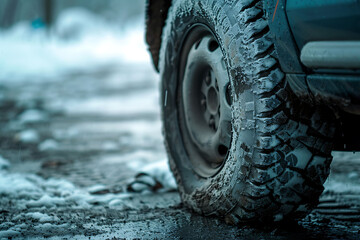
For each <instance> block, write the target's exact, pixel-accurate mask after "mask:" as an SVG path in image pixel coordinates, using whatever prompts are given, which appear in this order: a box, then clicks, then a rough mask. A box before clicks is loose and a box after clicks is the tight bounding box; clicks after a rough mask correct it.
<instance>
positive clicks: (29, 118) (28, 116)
mask: <svg viewBox="0 0 360 240" xmlns="http://www.w3.org/2000/svg"><path fill="white" fill-rule="evenodd" d="M18 119H19V121H20V123H36V122H44V121H46V120H47V119H48V117H47V115H46V114H45V113H44V112H42V111H40V110H37V109H29V110H26V111H25V112H23V113H22V114H20V116H19V117H18Z"/></svg>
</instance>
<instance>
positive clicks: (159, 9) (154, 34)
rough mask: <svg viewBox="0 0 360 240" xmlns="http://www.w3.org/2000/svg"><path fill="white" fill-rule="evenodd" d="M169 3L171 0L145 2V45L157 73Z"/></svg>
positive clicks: (148, 0) (149, 0)
mask: <svg viewBox="0 0 360 240" xmlns="http://www.w3.org/2000/svg"><path fill="white" fill-rule="evenodd" d="M171 2H172V1H171V0H147V2H146V43H147V44H148V46H149V51H150V54H151V58H152V62H153V65H154V67H155V69H156V71H157V72H159V66H158V64H159V51H160V46H161V35H162V30H163V27H164V25H165V21H166V18H167V14H168V11H169V8H170V6H171Z"/></svg>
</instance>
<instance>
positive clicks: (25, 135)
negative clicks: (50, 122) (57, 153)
mask: <svg viewBox="0 0 360 240" xmlns="http://www.w3.org/2000/svg"><path fill="white" fill-rule="evenodd" d="M15 138H16V139H17V140H18V141H20V142H23V143H37V142H38V141H39V134H38V133H37V132H36V130H34V129H26V130H24V131H21V132H20V133H18V134H17V135H16V137H15Z"/></svg>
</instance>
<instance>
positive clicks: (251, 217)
mask: <svg viewBox="0 0 360 240" xmlns="http://www.w3.org/2000/svg"><path fill="white" fill-rule="evenodd" d="M263 4H264V3H263V1H258V0H245V1H222V0H212V1H211V0H209V1H204V0H184V1H174V2H173V6H171V8H170V10H169V14H168V19H167V21H166V25H165V27H164V30H163V36H162V45H161V50H160V62H159V67H160V77H161V106H162V121H163V131H164V138H165V145H166V149H167V152H168V156H169V162H170V167H171V170H172V171H173V173H174V176H175V178H176V181H177V183H178V189H179V192H180V195H181V198H182V200H183V202H184V204H185V205H186V206H187V207H189V208H190V209H192V210H194V211H195V212H197V213H200V214H203V215H216V216H219V217H221V218H224V219H225V221H226V222H228V223H232V224H236V223H239V222H250V221H262V222H272V221H280V220H284V219H295V220H296V219H301V218H302V217H304V216H305V215H306V214H308V213H309V212H310V211H311V210H312V209H313V208H314V207H315V206H316V205H317V203H318V199H319V196H320V194H321V193H322V191H323V183H324V182H325V180H326V178H327V176H328V174H329V168H330V163H331V160H332V157H331V150H332V146H333V135H334V131H335V128H334V125H333V123H334V117H333V114H332V113H331V111H330V110H328V109H327V108H326V107H324V106H322V107H319V106H311V105H309V104H305V103H303V102H302V101H300V100H299V99H297V98H296V97H295V96H294V94H292V92H291V90H290V89H289V87H288V85H287V83H286V79H285V74H284V73H283V72H282V71H281V68H280V65H279V62H278V57H277V53H276V49H275V47H274V44H273V43H274V36H275V34H276V33H273V32H271V31H270V28H269V26H268V22H267V18H268V15H269V14H267V13H266V12H265V10H264V8H263ZM204 41H205V43H203V42H204ZM211 41H213V42H214V41H215V44H213V45H214V46H215V47H216V48H218V53H220V54H221V55H219V54H218V55H217V56H216V57H212V55H211V54H212V52H213V51H211V48H210V45H211V44H212V43H211ZM199 46H200V47H199ZM206 47H207V48H208V49H207V50H206ZM197 48H201V49H202V50H201V51H202V53H196V51H197ZM206 51H208V52H209V53H207V52H206ZM210 55H211V56H210ZM208 56H210V57H208ZM219 56H221V59H217V58H218V57H219ZM197 59H200V60H199V61H205V62H206V61H208V62H207V63H205V66H207V65H209V66H207V67H208V68H206V67H205V68H204V66H203V65H204V64H202V65H201V64H197ZM201 59H202V60H201ZM203 59H205V60H203ZM206 59H208V60H206ZM209 59H210V60H209ZM190 63H191V64H190ZM206 64H207V65H206ZM221 64H223V66H224V68H225V72H221V71H223V70H221V69H220V70H216V69H217V68H219V65H221ZM198 65H201V67H202V68H201V67H197V66H198ZM194 68H195V70H194ZM196 68H199V69H198V70H196ZM208 69H212V70H211V71H214V72H215V75H216V72H217V74H218V75H217V77H218V78H221V79H222V81H223V83H222V84H220V85H221V86H220V87H219V88H220V90H219V91H218V95H217V96H218V98H219V99H220V100H219V104H218V105H216V104H215V105H214V106H215V107H213V108H212V109H210V110H211V111H213V112H211V111H210V110H206V108H207V107H209V106H210V105H211V104H212V103H211V102H210V100H208V99H207V98H206V96H205V100H204V96H202V97H198V96H199V95H207V96H208V97H209V96H211V93H210V90H209V91H208V90H206V91H207V93H205V94H203V90H202V89H203V87H202V86H203V85H204V84H203V83H202V81H206V79H207V78H206V74H205V72H206V71H208ZM194 72H196V73H194ZM224 73H225V74H224ZM202 74H203V75H202ZM210 75H211V74H210ZM189 79H190V80H189ZM224 79H225V80H224ZM217 81H219V82H221V81H220V80H217ZM226 81H228V82H229V84H228V86H227V85H226ZM193 82H195V83H193ZM226 87H227V88H228V89H229V91H228V92H226V91H227V90H226V89H227V88H226ZM213 88H214V87H210V88H208V89H213ZM197 89H198V90H197ZM199 89H200V90H199ZM212 91H213V90H212ZM197 93H198V94H197ZM209 98H210V97H209ZM224 98H230V100H229V99H227V100H226V101H227V103H228V104H229V105H230V107H227V108H226V109H225V110H224V109H223V112H225V113H226V112H228V114H229V115H228V116H227V117H223V119H225V120H221V116H223V114H222V112H221V116H220V117H219V119H220V120H219V119H218V121H217V123H216V124H217V127H215V128H214V126H213V125H214V124H212V123H213V122H214V121H215V120H214V121H212V122H210V123H209V118H207V119H206V117H204V119H205V120H204V119H201V116H206V114H208V113H206V111H210V112H211V114H212V113H214V111H215V109H216V107H218V108H219V109H221V108H222V105H224V103H226V101H225V100H224ZM204 101H205V104H204ZM199 102H200V103H199ZM216 103H217V102H216ZM195 105H197V106H198V107H194V106H195ZM200 105H201V106H203V105H206V106H205V107H204V109H205V110H201V108H200V107H199V106H200ZM219 105H220V106H219ZM209 108H210V107H209ZM201 111H205V113H201V114H197V112H201ZM191 112H193V113H191ZM214 114H215V115H216V114H217V113H214ZM215 115H214V116H215ZM219 115H220V113H219ZM199 116H200V117H199ZM229 116H230V117H229ZM199 119H200V120H199ZM213 119H214V117H213ZM228 119H230V123H229V124H230V125H229V128H228V130H226V124H227V123H224V124H223V122H226V121H227V120H228ZM215 122H216V121H215ZM222 124H223V125H222ZM202 125H203V126H204V127H203V126H202ZM220 128H221V129H222V132H221V133H220V135H224V134H225V133H226V134H228V135H229V134H230V137H222V138H221V137H220V140H217V142H216V141H215V140H214V141H213V142H216V143H215V144H212V143H211V144H212V145H211V144H210V143H209V144H207V142H206V141H205V140H204V138H206V136H209V138H214V139H215V137H213V136H212V135H211V134H210V133H211V132H210V130H209V129H213V131H214V132H216V131H217V130H218V129H220ZM199 129H200V130H199ZM201 129H203V130H201ZM206 131H208V132H206ZM226 131H227V132H226ZM203 132H205V133H203ZM224 132H225V133H224ZM223 133H224V134H223ZM226 134H225V135H226ZM198 135H201V137H199V138H201V140H198V139H197V136H198ZM218 135H219V134H218ZM218 135H217V137H218ZM218 138H219V137H218ZM224 139H225V140H224ZM223 142H224V143H223ZM216 144H218V145H216ZM207 145H211V146H212V148H213V149H211V148H209V146H207ZM204 146H207V148H206V147H204ZM216 146H220V147H221V146H223V147H222V149H220V147H216ZM202 148H203V149H202ZM215 155H216V156H217V157H216V156H215ZM214 156H215V157H214ZM220 156H222V157H223V158H222V159H221V157H220ZM209 159H210V160H209Z"/></svg>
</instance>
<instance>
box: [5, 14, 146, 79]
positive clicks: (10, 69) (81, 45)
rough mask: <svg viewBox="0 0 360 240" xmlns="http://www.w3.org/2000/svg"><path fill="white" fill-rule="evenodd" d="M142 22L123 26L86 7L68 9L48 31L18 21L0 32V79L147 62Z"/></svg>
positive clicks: (41, 76)
mask: <svg viewBox="0 0 360 240" xmlns="http://www.w3.org/2000/svg"><path fill="white" fill-rule="evenodd" d="M144 22H145V20H144V19H138V20H137V22H134V23H133V24H132V25H131V26H128V27H124V28H120V27H119V26H118V25H116V24H115V23H112V24H110V23H108V22H106V21H105V20H104V19H102V18H101V17H99V16H97V15H94V14H92V13H91V12H89V11H87V10H85V9H82V8H72V9H69V10H66V11H64V12H63V13H62V14H61V15H60V17H59V18H58V19H57V21H56V22H55V24H54V27H53V28H52V29H51V30H50V31H48V30H46V29H44V28H39V29H33V27H32V26H31V24H30V23H29V22H20V23H18V24H16V25H15V26H13V27H12V28H10V29H9V30H2V31H0V81H12V82H13V81H16V80H24V79H29V78H31V79H33V80H32V81H36V80H54V79H59V76H61V75H63V74H64V73H69V72H79V71H89V70H91V69H93V68H98V67H99V66H116V65H119V64H121V63H127V64H131V63H136V64H139V63H146V64H149V63H150V57H149V54H148V52H147V51H146V45H145V42H144V31H143V29H144Z"/></svg>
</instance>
